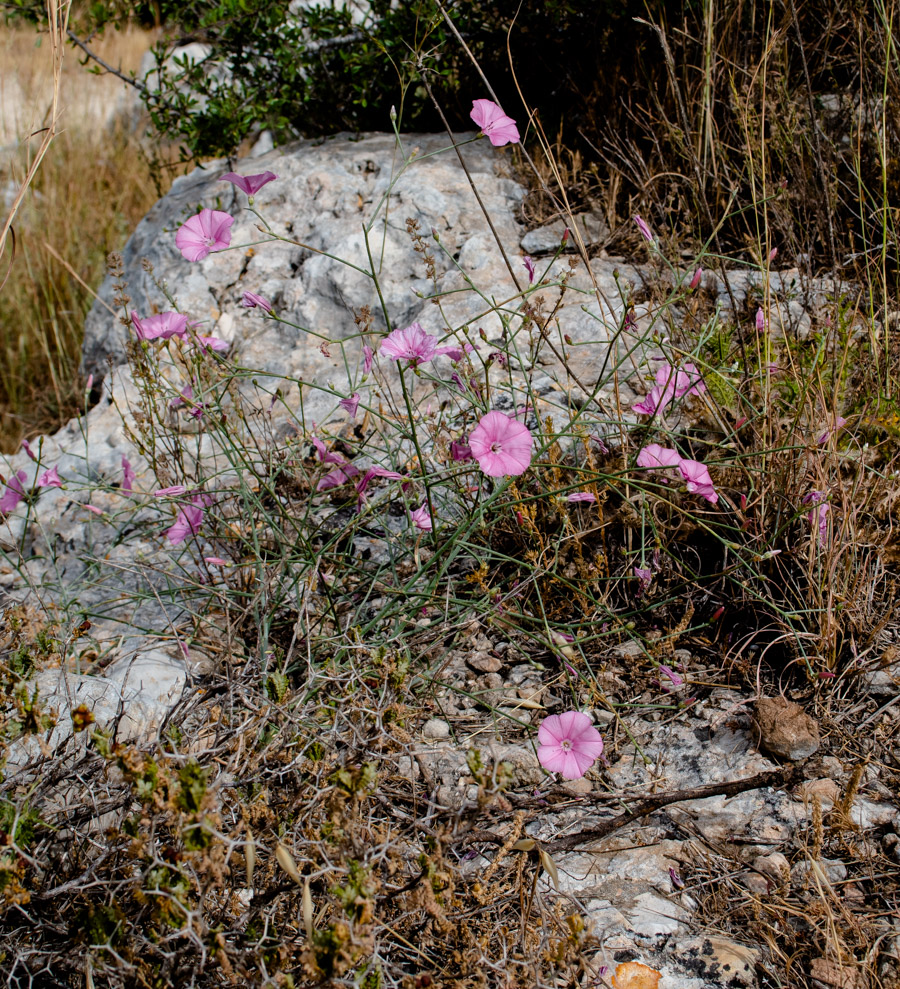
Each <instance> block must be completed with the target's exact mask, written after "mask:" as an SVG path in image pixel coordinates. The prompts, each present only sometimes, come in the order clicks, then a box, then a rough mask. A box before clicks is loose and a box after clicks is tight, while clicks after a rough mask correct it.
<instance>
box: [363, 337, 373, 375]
mask: <svg viewBox="0 0 900 989" xmlns="http://www.w3.org/2000/svg"><path fill="white" fill-rule="evenodd" d="M374 356H375V353H374V351H373V350H372V348H371V347H370V346H369V345H368V344H367V343H364V344H363V374H368V373H369V371H371V370H372V358H373V357H374Z"/></svg>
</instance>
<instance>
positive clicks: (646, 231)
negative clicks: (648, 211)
mask: <svg viewBox="0 0 900 989" xmlns="http://www.w3.org/2000/svg"><path fill="white" fill-rule="evenodd" d="M632 219H633V220H634V222H635V224H636V226H637V228H638V230H640V232H641V236H642V237H643V238H644V240H646V241H647V243H649V244H652V243H653V234H652V233H651V232H650V228H649V227H648V226H647V224H646V223H645V222H644V220H643V218H642V217H640V216H638V215H637V214H635V215H634V216H633V217H632Z"/></svg>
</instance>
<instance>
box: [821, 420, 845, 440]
mask: <svg viewBox="0 0 900 989" xmlns="http://www.w3.org/2000/svg"><path fill="white" fill-rule="evenodd" d="M846 425H847V420H846V419H845V418H844V417H843V416H838V417H837V418H836V419H835V420H834V425H833V426H832V427H831V428H830V429H826V430H825V432H824V433H822V435H821V436H820V437H819V444H820V445H821V444H822V443H827V442H828V440H829V439H830V437H831V435H832V434H833V433H836V432H837V431H838V430H839V429H843V428H844V426H846Z"/></svg>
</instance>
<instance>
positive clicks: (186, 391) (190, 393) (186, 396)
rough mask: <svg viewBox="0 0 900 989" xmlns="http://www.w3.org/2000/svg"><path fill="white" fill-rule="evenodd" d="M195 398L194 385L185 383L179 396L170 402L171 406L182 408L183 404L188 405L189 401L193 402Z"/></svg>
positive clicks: (172, 407) (171, 407)
mask: <svg viewBox="0 0 900 989" xmlns="http://www.w3.org/2000/svg"><path fill="white" fill-rule="evenodd" d="M193 400H194V388H193V386H192V385H185V386H184V388H182V389H181V391H180V392H179V393H178V398H173V399H172V401H171V402H169V408H170V409H178V408H181V406H182V405H187V404H188V402H192V401H193Z"/></svg>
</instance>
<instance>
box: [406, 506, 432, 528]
mask: <svg viewBox="0 0 900 989" xmlns="http://www.w3.org/2000/svg"><path fill="white" fill-rule="evenodd" d="M409 518H410V521H411V522H412V524H413V525H414V526H415V527H416V528H417V529H421V530H422V531H423V532H431V530H432V529H433V528H434V526H433V525H432V524H431V515H429V513H428V503H427V502H424V503H423V504H422V505H421V506H420V507H419V508H415V509H413V510H412V511H411V512H410V513H409Z"/></svg>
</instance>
